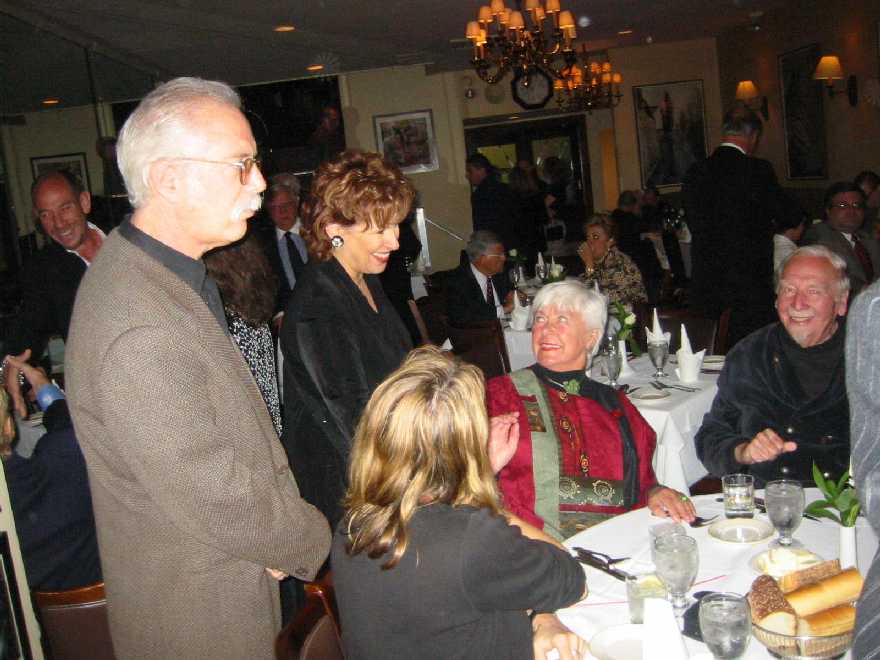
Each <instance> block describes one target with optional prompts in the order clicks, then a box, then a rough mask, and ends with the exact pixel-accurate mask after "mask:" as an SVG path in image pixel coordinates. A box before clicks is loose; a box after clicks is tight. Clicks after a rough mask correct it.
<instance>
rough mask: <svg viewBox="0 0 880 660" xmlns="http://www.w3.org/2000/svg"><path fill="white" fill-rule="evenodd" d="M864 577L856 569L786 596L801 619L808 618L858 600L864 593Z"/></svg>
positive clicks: (796, 590)
mask: <svg viewBox="0 0 880 660" xmlns="http://www.w3.org/2000/svg"><path fill="white" fill-rule="evenodd" d="M863 582H864V581H863V580H862V576H861V575H859V572H858V571H857V570H856V569H854V568H848V569H847V570H845V571H842V572H840V573H838V574H837V575H833V576H831V577H829V578H825V579H824V580H820V581H819V582H816V583H814V584H809V585H807V586H805V587H801V588H800V589H795V590H794V591H792V592H791V593H788V594H786V595H785V598H786V599H787V600H788V602H789V604H790V605H791V606H792V607H793V608H794V611H795V612H796V613H797V615H798V616H799V617H807V616H810V615H811V614H815V613H816V612H821V611H822V610H827V609H828V608H830V607H835V606H837V605H843V604H844V603H850V602H852V601H854V600H857V599H858V597H859V594H860V593H861V592H862V584H863Z"/></svg>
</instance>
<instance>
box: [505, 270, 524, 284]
mask: <svg viewBox="0 0 880 660" xmlns="http://www.w3.org/2000/svg"><path fill="white" fill-rule="evenodd" d="M508 277H510V283H511V284H513V288H514V289H518V288H519V283H520V280H521V279H522V271H521V270H520V268H519V266H514V267H513V268H511V269H510V273H509V274H508Z"/></svg>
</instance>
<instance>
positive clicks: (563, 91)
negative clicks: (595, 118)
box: [553, 47, 623, 112]
mask: <svg viewBox="0 0 880 660" xmlns="http://www.w3.org/2000/svg"><path fill="white" fill-rule="evenodd" d="M581 57H582V59H583V65H581V64H580V63H578V62H577V61H575V62H573V63H572V64H570V65H569V66H567V67H565V68H564V69H562V71H561V72H560V73H561V76H560V77H558V78H557V79H556V80H555V81H554V82H553V90H554V91H555V93H556V103H557V104H558V105H559V107H560V109H562V110H564V111H566V112H582V111H586V112H590V111H592V110H599V109H602V108H613V107H615V106H616V105H617V104H618V103H620V99H621V98H622V96H623V94H621V92H620V84H621V83H622V82H623V77H622V76H621V75H620V74H619V73H617V72H616V71H614V70H613V69H612V67H611V62H609V61H608V59H607V55H604V61H600V60H597V59H595V56H593V55H590V54H588V53H587V52H586V47H584V48H583V49H582V52H581Z"/></svg>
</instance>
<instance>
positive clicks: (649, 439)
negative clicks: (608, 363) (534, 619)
mask: <svg viewBox="0 0 880 660" xmlns="http://www.w3.org/2000/svg"><path fill="white" fill-rule="evenodd" d="M534 308H535V320H534V326H533V328H532V349H533V351H534V353H535V357H536V358H537V363H536V364H534V365H532V366H531V367H528V368H526V369H521V370H519V371H515V372H513V373H512V374H509V375H506V376H500V377H498V378H494V379H492V380H490V381H489V383H488V384H487V388H486V398H487V405H488V408H489V415H490V416H495V415H501V414H503V413H510V412H518V413H519V419H520V424H519V444H518V445H517V448H516V452H515V453H514V455H513V457H512V458H511V460H510V461H509V462H508V463H507V465H506V466H505V467H504V468H503V469H502V470H501V471H500V472H499V473H498V483H499V486H500V489H501V492H502V493H503V495H504V506H505V507H506V508H507V509H508V510H510V511H511V512H512V513H514V514H516V515H518V516H520V517H521V518H523V519H524V520H526V521H528V522H530V523H532V524H534V525H536V526H538V527H539V528H542V529H544V531H546V532H547V533H549V534H551V535H553V536H555V537H557V538H560V539H565V538H568V537H569V536H572V535H573V534H575V533H577V532H578V531H580V530H582V529H586V528H587V527H590V526H591V525H594V524H596V523H598V522H601V521H602V520H605V519H607V518H610V517H611V516H614V515H617V514H620V513H624V512H626V511H629V510H631V509H636V508H639V507H643V506H648V507H650V509H651V511H652V512H653V513H654V515H657V516H661V517H669V518H672V519H673V520H676V521H691V520H693V518H694V515H695V512H694V507H693V504H692V503H691V501H690V499H689V498H688V497H687V496H686V495H683V494H682V493H679V492H678V491H675V490H672V489H671V488H666V487H665V486H661V485H659V484H658V483H657V479H656V477H655V476H654V470H653V468H652V466H651V459H652V457H653V454H654V448H655V446H656V436H655V434H654V431H653V430H652V429H651V427H650V426H649V425H648V423H647V422H646V421H645V420H644V418H642V416H641V415H640V414H639V412H638V410H636V408H635V406H633V405H632V403H630V401H629V399H627V397H626V395H625V394H623V392H620V391H618V390H615V389H614V388H612V387H609V386H608V385H604V384H602V383H599V382H596V381H594V380H591V379H590V378H588V377H587V375H586V368H587V366H588V364H589V362H590V360H591V359H592V357H593V356H594V355H595V354H596V351H597V350H598V348H599V344H600V341H601V339H602V330H603V328H604V327H605V321H606V317H607V301H606V299H605V297H604V296H603V295H602V294H600V293H598V292H596V291H594V290H592V289H591V288H590V287H588V286H586V285H584V284H581V283H580V282H572V281H567V282H558V283H556V284H550V285H548V286H545V287H544V288H543V289H541V291H540V292H539V293H538V295H537V296H536V297H535V301H534Z"/></svg>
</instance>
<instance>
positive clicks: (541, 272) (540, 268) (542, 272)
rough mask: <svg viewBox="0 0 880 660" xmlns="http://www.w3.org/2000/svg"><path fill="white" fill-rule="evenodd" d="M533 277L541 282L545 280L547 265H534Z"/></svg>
mask: <svg viewBox="0 0 880 660" xmlns="http://www.w3.org/2000/svg"><path fill="white" fill-rule="evenodd" d="M535 277H537V278H538V279H539V280H541V281H542V282H543V281H544V280H545V279H546V278H547V264H544V263H538V264H535Z"/></svg>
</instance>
